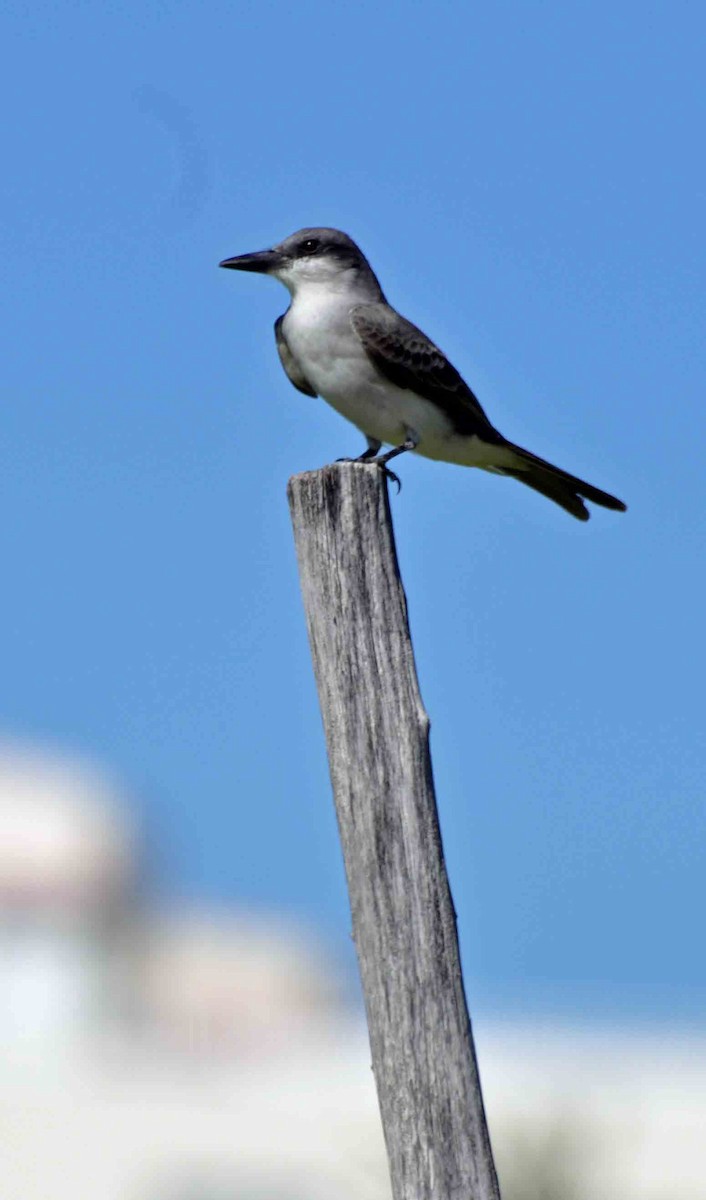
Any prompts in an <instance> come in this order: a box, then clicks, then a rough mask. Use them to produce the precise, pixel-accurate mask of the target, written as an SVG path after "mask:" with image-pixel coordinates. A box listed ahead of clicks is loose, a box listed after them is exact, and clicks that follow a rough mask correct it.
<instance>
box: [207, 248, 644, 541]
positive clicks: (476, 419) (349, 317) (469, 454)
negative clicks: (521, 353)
mask: <svg viewBox="0 0 706 1200" xmlns="http://www.w3.org/2000/svg"><path fill="white" fill-rule="evenodd" d="M219 265H220V266H221V267H231V268H233V269H234V270H236V271H257V272H259V273H260V274H263V275H273V276H274V277H275V279H279V280H280V282H281V283H283V284H284V285H285V287H286V288H287V289H288V291H289V293H290V295H291V297H292V299H291V303H290V305H289V308H288V309H287V311H286V312H285V313H283V315H282V316H281V317H278V318H277V320H276V321H275V339H276V342H277V350H278V351H279V356H280V359H281V362H282V366H283V367H284V369H285V371H286V373H287V375H288V377H289V379H290V381H291V382H292V383H293V384H294V386H295V388H298V389H299V391H300V392H304V393H306V395H307V396H321V397H322V398H323V399H324V400H326V401H328V403H329V404H330V405H331V406H332V408H335V409H336V412H339V413H340V414H341V416H343V417H346V418H347V419H348V420H349V421H352V422H353V424H354V425H356V426H357V427H358V429H360V430H361V432H362V433H363V434H364V435H365V437H366V439H367V443H368V448H367V450H365V451H364V453H363V454H361V455H360V456H359V458H358V459H356V460H355V461H358V462H374V463H378V464H380V465H381V466H383V467H385V470H387V468H386V466H385V464H386V463H388V462H389V461H390V460H391V459H392V458H395V457H396V456H397V455H398V454H402V453H403V452H404V451H406V450H416V452H417V453H418V454H423V455H425V456H426V457H427V458H433V459H440V460H443V461H444V462H451V463H459V464H461V465H463V466H467V467H482V468H483V469H484V470H486V471H493V472H494V473H495V474H498V475H510V476H511V477H512V478H513V479H519V480H520V482H521V483H525V484H527V486H528V487H531V488H534V490H535V491H537V492H541V493H542V495H543V496H548V497H549V499H550V500H554V501H555V502H556V503H557V504H560V505H561V507H562V508H564V509H566V511H567V512H569V513H571V514H572V516H574V517H578V519H579V521H587V520H588V518H589V512H588V509H587V508H586V506H585V504H584V503H583V501H584V500H591V501H592V502H593V503H594V504H601V505H602V506H603V507H604V508H612V509H616V510H617V511H619V512H624V511H625V505H624V504H623V502H622V500H618V499H616V497H615V496H611V495H609V493H608V492H602V491H600V489H599V488H596V487H593V486H592V484H590V483H584V482H583V480H582V479H577V478H576V476H575V475H569V474H568V473H567V472H566V471H562V470H561V469H560V468H559V467H554V466H552V464H551V463H548V462H545V461H544V459H542V458H538V457H537V456H536V455H535V454H531V453H530V452H529V450H523V449H522V447H521V446H515V445H514V444H513V443H512V442H509V441H508V440H507V438H504V437H503V435H502V434H501V433H499V432H498V430H497V429H496V428H495V427H494V426H493V425H491V423H490V421H489V420H488V418H487V417H486V415H485V413H484V411H483V409H482V408H481V406H480V404H479V402H478V400H477V399H476V397H475V395H474V394H473V392H472V391H471V389H470V388H469V387H468V385H467V384H466V383H464V381H463V379H462V378H461V376H460V375H459V373H458V371H457V370H456V369H455V367H453V366H452V365H451V363H450V362H449V360H448V359H447V357H446V355H445V354H443V352H442V351H441V350H439V348H438V346H435V345H434V343H433V342H431V341H430V340H429V338H428V337H426V335H425V334H423V333H422V331H421V329H418V328H417V326H416V325H413V324H412V323H411V321H407V320H406V319H405V318H404V317H402V316H400V314H399V313H398V312H396V311H395V309H394V308H392V307H391V306H390V305H389V304H388V303H387V300H386V299H385V296H384V294H383V291H382V288H381V287H380V284H379V283H378V281H377V278H376V276H375V273H374V272H373V269H372V267H371V266H370V263H369V262H368V260H367V258H366V257H365V255H364V254H363V252H362V250H360V249H359V248H358V246H356V244H355V242H354V241H353V240H352V239H351V238H349V237H348V235H347V234H345V233H341V232H340V230H338V229H300V230H299V232H298V233H293V234H292V235H291V237H288V238H285V240H284V241H283V242H280V243H279V245H278V246H274V247H273V249H271V250H259V251H257V252H256V253H255V254H241V255H238V256H237V257H235V258H226V259H224V260H223V262H222V263H220V264H219ZM383 443H385V444H387V445H391V446H392V449H391V450H388V451H387V452H386V453H384V454H380V453H379V451H380V449H381V447H382V445H383ZM388 474H390V475H391V474H392V472H388ZM393 478H394V477H393Z"/></svg>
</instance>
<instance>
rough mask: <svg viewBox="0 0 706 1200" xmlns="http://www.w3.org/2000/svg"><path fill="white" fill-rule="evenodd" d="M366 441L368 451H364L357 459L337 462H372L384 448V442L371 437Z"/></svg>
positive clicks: (337, 460) (338, 460)
mask: <svg viewBox="0 0 706 1200" xmlns="http://www.w3.org/2000/svg"><path fill="white" fill-rule="evenodd" d="M366 441H367V443H368V448H367V450H364V451H363V453H362V454H359V455H358V457H357V458H337V459H336V462H370V459H371V458H374V457H375V455H376V454H377V452H378V450H379V449H380V447H381V446H382V442H379V441H378V439H377V438H371V437H369V438H366Z"/></svg>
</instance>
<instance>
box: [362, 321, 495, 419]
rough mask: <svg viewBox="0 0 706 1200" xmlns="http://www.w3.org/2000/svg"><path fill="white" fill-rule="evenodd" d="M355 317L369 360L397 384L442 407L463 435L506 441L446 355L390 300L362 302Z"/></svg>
mask: <svg viewBox="0 0 706 1200" xmlns="http://www.w3.org/2000/svg"><path fill="white" fill-rule="evenodd" d="M351 321H352V323H353V328H354V329H355V331H356V333H357V334H358V337H359V338H360V340H361V342H362V343H363V347H364V349H365V352H366V354H367V355H368V358H369V359H370V360H371V362H373V363H374V364H375V366H376V367H377V368H378V370H379V371H380V372H381V373H382V374H383V375H384V376H385V378H386V379H389V380H390V382H391V383H394V384H396V385H397V387H401V388H405V389H406V390H407V391H410V392H415V393H416V394H417V395H418V396H423V397H424V398H425V399H426V400H430V401H431V402H432V403H433V404H436V405H438V406H439V408H441V409H443V411H444V412H445V413H446V415H447V416H448V418H449V420H450V421H451V423H452V425H453V427H454V429H455V430H456V432H457V433H460V434H463V435H467V436H468V435H472V434H477V435H478V436H479V437H481V438H482V439H483V441H486V442H489V441H493V442H504V440H505V439H504V438H503V437H502V435H501V434H499V433H498V431H497V430H496V429H494V428H493V426H492V425H491V424H490V421H489V420H488V418H487V417H486V415H485V413H484V412H483V409H482V408H481V406H480V404H479V402H478V400H477V398H476V396H475V395H474V394H473V392H472V391H471V389H470V388H469V386H468V384H467V383H465V382H464V380H463V379H462V378H461V376H460V375H459V373H458V371H457V370H456V368H455V367H453V366H452V365H451V363H450V362H449V360H448V358H447V357H446V355H445V354H444V353H443V351H441V350H440V349H439V347H438V346H435V345H434V343H433V342H431V341H430V340H429V338H428V337H427V336H426V334H424V333H422V331H421V329H417V326H416V325H413V324H412V322H411V321H407V320H406V319H405V318H404V317H402V316H400V314H399V313H398V312H395V310H394V308H390V306H389V305H388V304H357V305H356V306H355V308H353V309H351Z"/></svg>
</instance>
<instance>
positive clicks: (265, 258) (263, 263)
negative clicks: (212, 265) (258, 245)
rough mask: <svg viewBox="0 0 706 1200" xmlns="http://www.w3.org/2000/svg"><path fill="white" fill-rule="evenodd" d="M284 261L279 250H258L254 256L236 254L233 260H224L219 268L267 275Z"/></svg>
mask: <svg viewBox="0 0 706 1200" xmlns="http://www.w3.org/2000/svg"><path fill="white" fill-rule="evenodd" d="M283 260H284V255H282V254H280V252H279V250H258V251H256V253H255V254H238V255H236V257H235V258H224V259H223V262H220V263H219V264H218V265H219V267H230V268H231V269H232V270H233V271H257V272H258V274H260V275H269V274H270V272H271V271H276V270H277V267H278V266H280V264H281V263H282V262H283Z"/></svg>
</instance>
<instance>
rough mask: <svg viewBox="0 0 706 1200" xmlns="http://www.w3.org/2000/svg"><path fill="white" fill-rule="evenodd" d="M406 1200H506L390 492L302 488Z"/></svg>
mask: <svg viewBox="0 0 706 1200" xmlns="http://www.w3.org/2000/svg"><path fill="white" fill-rule="evenodd" d="M288 495H289V503H290V509H291V514H292V523H293V526H294V535H295V542H296V547H297V556H298V562H299V572H300V578H301V587H302V594H303V598H304V608H305V611H306V620H307V626H308V630H309V640H310V644H311V651H312V657H313V661H314V671H315V675H316V682H317V686H318V691H319V699H320V703H321V711H322V715H323V722H324V729H325V733H326V741H327V746H328V757H329V766H330V770H331V780H332V783H333V793H334V800H335V804H336V812H337V816H338V825H339V830H340V835H341V842H342V847H343V856H344V860H345V868H346V876H347V879H348V891H349V895H350V903H351V912H352V918H353V936H354V938H355V944H356V949H357V952H358V960H359V964H360V971H361V976H362V981H363V990H364V994H365V1003H366V1009H367V1017H368V1027H369V1031H370V1045H371V1051H372V1062H373V1071H374V1074H375V1082H376V1084H377V1090H378V1097H379V1102H380V1110H381V1114H382V1122H383V1129H384V1133H385V1141H386V1144H387V1151H388V1158H389V1163H390V1176H391V1180H392V1193H393V1196H394V1198H395V1200H462V1198H463V1200H499V1191H498V1183H497V1177H496V1174H495V1167H494V1164H493V1157H492V1152H491V1148H490V1140H489V1137H488V1130H487V1126H486V1121H485V1114H484V1111H483V1100H482V1096H481V1089H480V1083H479V1079H478V1071H477V1066H476V1058H475V1051H474V1047H473V1038H472V1034H471V1028H470V1023H469V1018H468V1010H467V1007H466V999H465V994H464V987H463V977H462V974H461V964H460V959H459V951H458V940H457V935H456V917H455V913H454V908H453V903H452V900H451V893H450V891H449V885H448V879H447V875H446V868H445V865H444V856H443V849H442V844H441V837H440V833H439V824H438V817H437V810H436V799H435V795H434V782H433V778H432V769H431V760H430V756H429V719H428V717H427V715H426V713H425V711H424V708H423V705H422V701H421V696H420V694H419V687H418V684H417V675H416V669H415V664H414V655H413V651H412V643H411V639H410V634H409V627H408V623H407V605H406V601H405V596H404V591H403V588H402V583H401V580H400V575H399V569H398V564H397V554H396V551H395V544H394V536H393V531H392V521H391V517H390V509H389V504H388V497H387V484H386V483H385V481H384V479H383V477H382V473H381V472H380V471H379V470H378V469H377V468H375V467H374V466H367V465H363V464H357V463H345V464H335V465H334V466H330V467H324V468H323V469H322V470H319V471H312V472H310V473H307V474H305V475H298V476H295V477H294V478H293V479H292V480H290V484H289V489H288Z"/></svg>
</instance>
